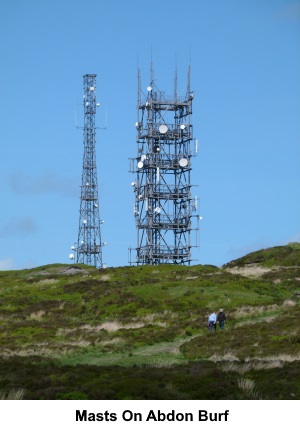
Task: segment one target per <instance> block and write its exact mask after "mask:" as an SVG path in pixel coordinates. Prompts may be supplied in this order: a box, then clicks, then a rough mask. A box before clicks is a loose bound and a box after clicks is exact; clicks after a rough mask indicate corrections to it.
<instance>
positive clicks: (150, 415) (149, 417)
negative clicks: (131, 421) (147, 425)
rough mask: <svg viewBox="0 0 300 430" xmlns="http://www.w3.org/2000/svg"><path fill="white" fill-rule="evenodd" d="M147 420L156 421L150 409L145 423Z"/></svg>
mask: <svg viewBox="0 0 300 430" xmlns="http://www.w3.org/2000/svg"><path fill="white" fill-rule="evenodd" d="M149 420H154V421H157V419H156V416H155V413H154V411H153V410H152V409H151V411H150V412H149V414H148V416H147V419H146V421H149Z"/></svg>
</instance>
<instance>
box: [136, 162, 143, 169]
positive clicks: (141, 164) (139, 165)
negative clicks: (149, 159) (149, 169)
mask: <svg viewBox="0 0 300 430" xmlns="http://www.w3.org/2000/svg"><path fill="white" fill-rule="evenodd" d="M137 166H138V168H139V169H142V168H143V167H144V163H143V162H142V161H139V162H138V164H137Z"/></svg>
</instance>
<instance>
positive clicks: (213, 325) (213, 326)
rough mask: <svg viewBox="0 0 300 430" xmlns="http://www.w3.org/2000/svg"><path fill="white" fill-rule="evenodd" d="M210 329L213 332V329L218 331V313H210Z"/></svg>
mask: <svg viewBox="0 0 300 430" xmlns="http://www.w3.org/2000/svg"><path fill="white" fill-rule="evenodd" d="M207 326H208V330H209V332H210V333H211V332H212V331H213V330H214V331H216V330H217V315H216V314H215V312H213V313H212V314H210V315H209V317H208V324H207Z"/></svg>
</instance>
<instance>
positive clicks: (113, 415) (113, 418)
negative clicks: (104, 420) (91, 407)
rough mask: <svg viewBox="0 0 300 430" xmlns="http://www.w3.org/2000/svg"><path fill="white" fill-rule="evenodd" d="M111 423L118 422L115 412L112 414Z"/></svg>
mask: <svg viewBox="0 0 300 430" xmlns="http://www.w3.org/2000/svg"><path fill="white" fill-rule="evenodd" d="M110 421H117V414H115V413H114V412H113V413H112V414H110Z"/></svg>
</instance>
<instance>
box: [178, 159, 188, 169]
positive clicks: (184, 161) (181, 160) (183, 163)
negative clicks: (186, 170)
mask: <svg viewBox="0 0 300 430" xmlns="http://www.w3.org/2000/svg"><path fill="white" fill-rule="evenodd" d="M188 164H189V162H188V159H187V158H181V159H180V160H179V166H180V167H186V166H187V165H188Z"/></svg>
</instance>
